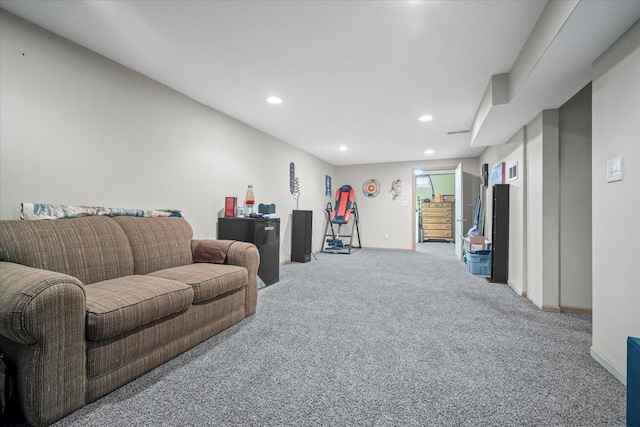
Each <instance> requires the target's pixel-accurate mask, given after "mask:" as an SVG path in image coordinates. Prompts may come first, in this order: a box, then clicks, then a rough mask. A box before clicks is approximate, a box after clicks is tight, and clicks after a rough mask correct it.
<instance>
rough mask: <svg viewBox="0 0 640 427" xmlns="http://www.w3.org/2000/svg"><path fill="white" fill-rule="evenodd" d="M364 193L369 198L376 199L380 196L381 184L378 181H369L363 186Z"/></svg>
mask: <svg viewBox="0 0 640 427" xmlns="http://www.w3.org/2000/svg"><path fill="white" fill-rule="evenodd" d="M362 193H363V194H364V195H365V196H367V197H369V198H372V197H376V196H377V195H378V194H380V183H379V182H378V180H377V179H373V178H372V179H368V180H366V181H365V182H364V184H362Z"/></svg>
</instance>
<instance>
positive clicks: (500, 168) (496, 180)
mask: <svg viewBox="0 0 640 427" xmlns="http://www.w3.org/2000/svg"><path fill="white" fill-rule="evenodd" d="M496 184H504V162H501V163H498V164H497V165H495V166H494V167H493V169H491V185H496Z"/></svg>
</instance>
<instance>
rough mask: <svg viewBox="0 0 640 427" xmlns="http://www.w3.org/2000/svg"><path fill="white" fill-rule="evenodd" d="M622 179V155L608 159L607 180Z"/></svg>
mask: <svg viewBox="0 0 640 427" xmlns="http://www.w3.org/2000/svg"><path fill="white" fill-rule="evenodd" d="M616 181H622V157H616V158H615V159H609V160H607V182H616Z"/></svg>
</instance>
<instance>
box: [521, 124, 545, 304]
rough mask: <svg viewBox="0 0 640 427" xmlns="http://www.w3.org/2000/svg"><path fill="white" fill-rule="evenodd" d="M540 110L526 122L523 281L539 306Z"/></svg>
mask: <svg viewBox="0 0 640 427" xmlns="http://www.w3.org/2000/svg"><path fill="white" fill-rule="evenodd" d="M542 143H543V141H542V113H540V114H538V115H537V116H536V118H534V119H533V120H532V121H531V122H530V123H529V124H528V125H527V141H526V146H525V150H526V154H525V158H526V165H525V168H524V169H525V179H526V182H527V192H526V201H525V204H526V207H527V208H526V217H527V223H526V230H527V231H526V233H527V252H526V261H525V263H526V282H527V297H528V298H529V299H530V300H532V301H533V303H534V304H536V305H537V306H538V307H542V295H543V292H542V251H543V239H542V230H541V228H542V199H543V195H544V193H543V189H542V177H543V173H542Z"/></svg>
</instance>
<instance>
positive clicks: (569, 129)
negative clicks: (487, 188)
mask: <svg viewBox="0 0 640 427" xmlns="http://www.w3.org/2000/svg"><path fill="white" fill-rule="evenodd" d="M559 114H560V306H561V307H565V308H569V307H571V308H586V309H590V308H591V84H588V85H587V86H585V87H584V88H583V89H582V90H581V91H580V92H578V93H577V94H576V95H575V96H573V97H572V98H571V99H570V100H569V101H567V102H566V103H565V104H564V105H562V106H561V107H560V109H559Z"/></svg>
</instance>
